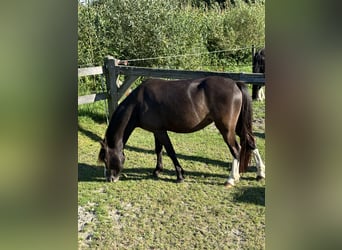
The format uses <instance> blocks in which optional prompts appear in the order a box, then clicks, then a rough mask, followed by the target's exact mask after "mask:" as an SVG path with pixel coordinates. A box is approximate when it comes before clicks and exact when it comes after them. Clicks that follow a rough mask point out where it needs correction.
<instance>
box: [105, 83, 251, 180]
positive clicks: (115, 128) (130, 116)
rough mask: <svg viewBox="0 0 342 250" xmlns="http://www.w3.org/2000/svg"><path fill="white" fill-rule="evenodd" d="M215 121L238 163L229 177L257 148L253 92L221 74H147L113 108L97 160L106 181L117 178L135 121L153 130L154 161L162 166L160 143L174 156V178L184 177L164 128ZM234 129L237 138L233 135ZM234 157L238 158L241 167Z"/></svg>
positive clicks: (185, 129) (184, 129) (186, 128)
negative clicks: (180, 76)
mask: <svg viewBox="0 0 342 250" xmlns="http://www.w3.org/2000/svg"><path fill="white" fill-rule="evenodd" d="M212 122H214V123H215V125H216V127H217V128H218V130H219V131H220V132H221V134H222V136H223V139H224V141H225V142H226V144H227V145H228V148H229V150H230V152H231V153H232V155H233V157H234V161H235V162H236V163H237V165H236V164H235V165H234V164H233V168H234V166H235V170H232V176H230V177H229V178H230V179H231V181H230V182H229V179H228V181H227V182H228V184H231V185H234V179H236V178H238V177H239V172H244V171H245V170H246V168H247V165H248V162H249V159H250V156H251V152H252V150H254V149H255V148H256V146H255V141H254V137H253V134H252V109H251V98H250V96H249V93H248V92H247V87H246V85H245V84H244V83H241V82H235V81H233V80H232V79H228V78H223V77H206V78H202V79H192V80H173V81H167V80H161V79H148V80H146V81H145V82H143V83H142V84H141V85H140V86H138V87H137V88H136V89H135V90H134V91H133V92H132V93H131V94H130V95H129V96H128V97H127V98H126V99H125V100H124V101H123V102H122V103H121V104H120V105H119V106H118V108H117V109H116V110H115V112H114V114H113V115H112V118H111V121H110V123H109V126H108V128H107V131H106V134H105V138H104V140H103V141H101V145H102V147H101V150H100V153H99V160H100V161H102V162H104V163H105V166H106V177H107V180H108V181H117V180H118V179H119V174H120V172H121V170H122V168H123V164H124V161H125V156H124V151H123V150H124V146H125V144H126V142H127V140H128V138H129V136H130V135H131V133H132V132H133V130H134V129H135V128H136V127H140V128H142V129H145V130H148V131H150V132H152V133H153V134H154V138H155V152H156V154H157V165H156V168H155V170H154V171H153V174H154V175H155V176H158V174H159V173H160V172H161V171H162V170H163V165H162V147H163V146H164V147H165V149H166V152H167V154H168V155H169V157H170V158H171V159H172V161H173V164H174V166H175V169H176V174H177V181H178V182H181V181H183V179H184V170H183V168H182V167H181V165H180V164H179V162H178V160H177V158H176V153H175V151H174V149H173V146H172V144H171V141H170V138H169V136H168V134H167V131H173V132H177V133H191V132H194V131H197V130H200V129H203V128H204V127H206V126H207V125H209V124H210V123H212ZM236 134H237V135H239V137H240V143H241V146H240V145H239V143H238V142H237V141H236ZM238 162H240V168H239V169H238V170H236V169H237V167H238V166H239V164H238Z"/></svg>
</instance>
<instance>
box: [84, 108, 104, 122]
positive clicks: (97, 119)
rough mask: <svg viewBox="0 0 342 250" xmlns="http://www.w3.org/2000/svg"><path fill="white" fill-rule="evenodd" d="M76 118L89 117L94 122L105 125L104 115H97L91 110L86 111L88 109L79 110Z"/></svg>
mask: <svg viewBox="0 0 342 250" xmlns="http://www.w3.org/2000/svg"><path fill="white" fill-rule="evenodd" d="M78 116H79V117H82V116H85V117H89V118H91V119H92V120H93V121H94V122H96V123H99V124H102V123H106V119H107V118H106V115H105V114H103V113H98V112H95V111H93V110H88V109H79V110H78Z"/></svg>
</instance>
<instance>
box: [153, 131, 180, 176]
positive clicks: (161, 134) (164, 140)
mask: <svg viewBox="0 0 342 250" xmlns="http://www.w3.org/2000/svg"><path fill="white" fill-rule="evenodd" d="M154 135H155V136H156V138H157V139H158V141H159V142H160V143H161V144H162V145H164V147H165V149H166V152H167V155H168V156H169V157H170V158H171V160H172V162H173V164H174V166H175V169H176V174H177V182H183V181H184V170H183V168H182V166H181V165H180V164H179V162H178V160H177V157H176V152H175V150H174V148H173V146H172V144H171V140H170V137H169V136H168V134H167V132H166V131H158V132H155V133H154ZM157 164H158V163H157Z"/></svg>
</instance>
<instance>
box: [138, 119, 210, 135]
mask: <svg viewBox="0 0 342 250" xmlns="http://www.w3.org/2000/svg"><path fill="white" fill-rule="evenodd" d="M210 123H212V120H211V119H209V118H206V119H203V120H201V121H200V122H198V121H197V122H194V121H189V120H188V121H187V120H181V119H175V120H164V121H156V122H154V123H150V122H143V123H142V124H140V127H141V128H143V129H145V130H148V131H151V132H154V131H165V130H166V131H172V132H175V133H191V132H195V131H198V130H201V129H203V128H205V127H206V126H208V125H209V124H210Z"/></svg>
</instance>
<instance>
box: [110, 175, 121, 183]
mask: <svg viewBox="0 0 342 250" xmlns="http://www.w3.org/2000/svg"><path fill="white" fill-rule="evenodd" d="M118 180H119V176H114V175H111V176H109V177H107V181H108V182H117V181H118Z"/></svg>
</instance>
